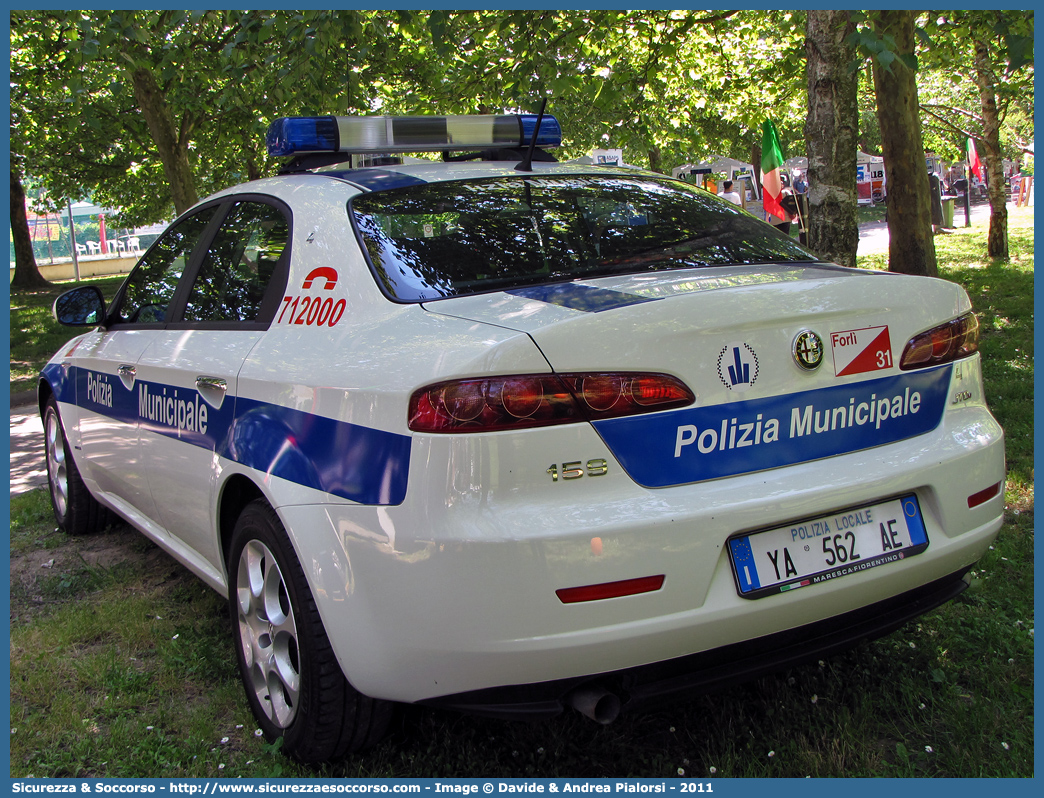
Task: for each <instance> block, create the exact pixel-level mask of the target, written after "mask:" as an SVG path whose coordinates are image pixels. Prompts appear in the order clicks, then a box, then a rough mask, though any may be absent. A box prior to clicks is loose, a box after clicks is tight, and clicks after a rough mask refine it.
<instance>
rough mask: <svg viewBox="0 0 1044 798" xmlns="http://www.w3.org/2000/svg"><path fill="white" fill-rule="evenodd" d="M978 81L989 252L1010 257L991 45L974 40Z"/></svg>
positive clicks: (1005, 192)
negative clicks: (984, 165)
mask: <svg viewBox="0 0 1044 798" xmlns="http://www.w3.org/2000/svg"><path fill="white" fill-rule="evenodd" d="M975 84H976V85H977V86H978V87H979V97H980V98H981V102H982V139H981V144H982V158H983V160H984V161H985V162H986V175H987V177H988V180H987V188H988V190H989V195H990V233H989V237H988V238H987V240H986V254H988V255H989V256H990V257H991V258H1003V259H1004V260H1007V259H1008V205H1007V193H1008V192H1007V187H1006V186H1005V185H1004V162H1003V161H1002V160H1001V148H1000V116H999V115H998V113H997V91H996V87H995V85H994V80H993V69H992V65H991V64H990V50H989V46H988V45H987V44H985V43H984V42H981V41H976V42H975Z"/></svg>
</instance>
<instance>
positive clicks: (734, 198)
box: [721, 180, 743, 205]
mask: <svg viewBox="0 0 1044 798" xmlns="http://www.w3.org/2000/svg"><path fill="white" fill-rule="evenodd" d="M721 196H722V197H723V198H724V199H727V200H728V201H729V202H731V203H732V204H733V205H742V204H743V200H742V199H741V198H740V195H739V193H738V192H736V191H734V190H733V188H732V181H731V180H726V181H725V182H724V183H722V184H721Z"/></svg>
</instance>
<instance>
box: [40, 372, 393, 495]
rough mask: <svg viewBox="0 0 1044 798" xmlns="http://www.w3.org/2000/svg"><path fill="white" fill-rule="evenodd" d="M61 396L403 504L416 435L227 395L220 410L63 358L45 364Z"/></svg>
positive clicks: (315, 482)
mask: <svg viewBox="0 0 1044 798" xmlns="http://www.w3.org/2000/svg"><path fill="white" fill-rule="evenodd" d="M43 375H44V377H45V378H46V379H47V380H48V381H49V382H50V383H51V385H52V387H53V389H54V392H55V395H56V396H57V398H58V401H60V402H63V403H66V404H75V405H77V406H79V407H81V408H83V409H84V410H90V411H92V412H95V413H100V414H102V415H105V416H108V417H109V418H114V419H116V420H117V421H122V422H124V423H127V424H132V425H136V426H138V427H139V429H144V430H147V431H149V432H153V433H156V434H158V435H163V436H164V437H167V438H173V439H175V440H179V441H182V442H183V443H188V444H190V445H192V446H199V447H201V448H204V449H208V450H210V451H214V452H216V453H217V454H219V455H221V456H222V457H225V458H227V459H229V460H232V461H233V462H236V463H239V464H240V465H243V466H246V467H248V468H253V469H255V470H257V471H261V472H264V473H265V474H268V475H270V476H275V477H279V478H281V479H285V480H288V481H290V482H293V483H295V484H298V485H303V486H304V487H307V488H313V489H315V490H319V491H323V492H324V493H329V494H331V495H333V496H338V497H340V498H343V499H349V500H350V501H354V502H358V503H360V504H372V505H394V504H401V503H402V501H403V500H404V499H405V498H406V486H407V481H408V478H409V465H410V447H411V437H410V436H409V435H400V434H398V433H394V432H386V431H384V430H379V429H374V428H371V427H365V426H362V425H359V424H349V423H347V422H344V421H338V420H336V419H332V418H327V417H325V416H319V415H315V414H313V413H305V412H303V411H300V410H295V409H293V408H289V407H283V406H281V405H274V404H270V403H267V402H259V401H256V400H253V399H246V398H243V397H231V396H230V397H227V398H226V399H225V401H224V402H223V403H222V405H221V408H220V409H218V408H215V407H214V406H212V405H210V404H208V403H207V402H206V401H205V400H204V399H203V397H202V396H201V395H200V394H199V392H198V391H195V390H193V389H191V388H178V387H176V386H172V385H164V384H161V383H153V382H147V381H144V380H137V381H136V382H135V383H134V388H133V389H128V388H127V387H126V386H125V385H124V384H123V382H122V381H121V380H120V379H119V378H118V377H116V376H115V375H112V374H105V373H104V372H99V371H96V370H93V369H86V368H82V367H79V366H68V365H62V364H50V365H48V366H47V367H45V368H44V371H43Z"/></svg>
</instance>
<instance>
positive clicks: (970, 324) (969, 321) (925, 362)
mask: <svg viewBox="0 0 1044 798" xmlns="http://www.w3.org/2000/svg"><path fill="white" fill-rule="evenodd" d="M978 349H979V320H978V319H977V318H976V317H975V314H974V313H965V314H964V315H963V316H960V317H958V318H956V319H954V320H953V321H948V322H946V324H940V325H939V326H938V327H933V328H932V329H930V330H928V331H927V332H923V333H921V334H920V335H915V336H914V337H913V338H911V339H910V341H909V343H907V344H906V348H905V349H904V350H903V356H902V358H900V360H899V368H901V369H903V370H909V369H916V368H922V367H923V366H937V365H939V364H941V363H949V362H950V361H953V360H957V359H958V358H961V357H967V356H968V355H970V354H973V353H974V352H977V351H978Z"/></svg>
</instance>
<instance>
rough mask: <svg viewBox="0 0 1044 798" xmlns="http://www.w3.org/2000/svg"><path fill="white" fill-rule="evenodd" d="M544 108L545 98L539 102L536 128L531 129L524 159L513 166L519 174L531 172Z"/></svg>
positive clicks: (545, 105) (545, 104)
mask: <svg viewBox="0 0 1044 798" xmlns="http://www.w3.org/2000/svg"><path fill="white" fill-rule="evenodd" d="M546 107H547V97H545V98H544V99H543V100H541V101H540V110H539V111H538V112H537V121H536V127H535V128H533V137H532V138H531V139H530V140H529V149H528V150H526V157H525V158H523V159H522V160H521V162H519V163H518V164H517V165H516V166H515V169H517V170H518V171H519V172H532V171H533V150H534V149H536V140H537V135H538V134H539V133H540V123H541V122H543V121H544V108H546Z"/></svg>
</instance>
